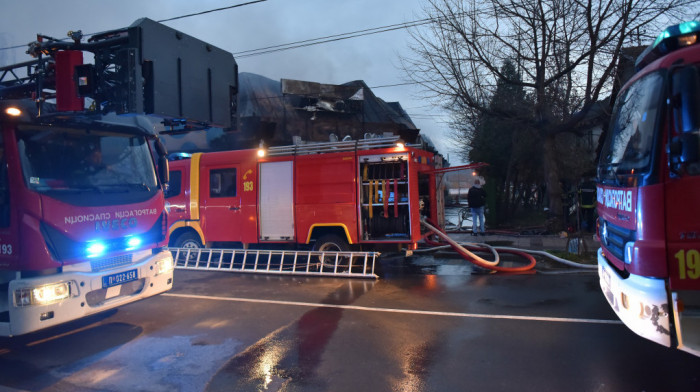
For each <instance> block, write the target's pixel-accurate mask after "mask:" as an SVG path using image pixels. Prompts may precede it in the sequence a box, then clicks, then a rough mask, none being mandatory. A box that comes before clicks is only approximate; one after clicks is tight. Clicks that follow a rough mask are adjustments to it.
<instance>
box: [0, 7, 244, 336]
mask: <svg viewBox="0 0 700 392" xmlns="http://www.w3.org/2000/svg"><path fill="white" fill-rule="evenodd" d="M37 38H38V39H37V41H35V42H33V43H31V44H30V47H29V51H28V53H31V54H32V55H34V56H35V57H36V59H35V60H32V61H28V62H24V63H20V64H13V65H10V66H3V67H0V336H15V335H21V334H25V333H29V332H33V331H37V330H39V329H43V328H47V327H51V326H55V325H58V324H61V323H65V322H68V321H72V320H76V319H80V318H82V317H85V316H88V315H91V314H95V313H98V312H102V311H105V310H108V309H112V308H115V307H117V306H121V305H124V304H128V303H131V302H134V301H137V300H140V299H144V298H147V297H150V296H153V295H156V294H159V293H162V292H164V291H167V290H169V289H170V288H172V285H173V270H174V263H173V258H172V254H171V253H170V252H169V251H168V250H166V249H165V245H166V244H167V243H166V236H167V228H168V221H167V215H166V213H165V211H164V184H165V183H167V181H168V179H167V176H168V173H169V171H168V169H167V164H168V160H167V152H166V151H165V148H164V146H163V144H162V143H161V142H160V140H159V133H160V132H159V130H161V129H164V128H165V127H164V126H162V125H159V126H158V127H157V126H156V124H161V123H170V124H177V125H179V126H187V125H188V124H191V123H193V122H196V123H197V124H217V125H219V126H223V127H226V126H228V125H230V123H231V118H232V112H231V110H232V107H233V106H232V105H230V102H231V101H232V100H233V99H235V88H236V82H237V78H236V67H235V62H234V61H233V56H232V55H231V54H230V53H227V52H224V51H222V50H220V49H218V48H215V47H213V46H211V45H208V44H206V43H204V42H201V41H199V40H196V39H195V38H193V37H189V36H187V35H185V34H182V33H181V32H178V31H175V30H173V29H171V28H169V27H167V26H164V25H161V24H159V23H157V22H154V21H151V20H148V19H140V20H138V21H136V22H135V23H134V24H132V25H131V26H129V27H127V28H124V29H118V30H113V31H107V32H104V33H100V34H95V35H92V37H91V38H90V39H89V40H88V42H81V40H82V38H83V37H82V34H80V32H72V33H71V38H72V41H69V42H66V41H61V40H56V39H52V38H50V37H45V36H38V37H37ZM83 51H88V52H91V54H92V55H94V63H89V64H87V63H85V64H84V63H83V59H84V56H83ZM187 76H191V77H187ZM194 76H197V77H194ZM202 81H206V82H204V83H203V84H199V83H200V82H202ZM206 83H208V84H209V85H208V86H207V85H206ZM203 95H204V97H203ZM214 102H217V105H216V106H214V104H213V103H214ZM151 119H155V121H151Z"/></svg>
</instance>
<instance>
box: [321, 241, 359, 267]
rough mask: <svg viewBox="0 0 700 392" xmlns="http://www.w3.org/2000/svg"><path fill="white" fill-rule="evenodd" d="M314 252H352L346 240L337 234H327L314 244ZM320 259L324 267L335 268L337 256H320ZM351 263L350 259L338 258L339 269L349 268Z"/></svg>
mask: <svg viewBox="0 0 700 392" xmlns="http://www.w3.org/2000/svg"><path fill="white" fill-rule="evenodd" d="M313 250H314V251H316V252H348V251H350V245H348V243H347V241H345V239H343V238H341V237H339V236H337V235H335V234H326V235H323V236H321V237H319V238H318V239H317V240H316V242H314V246H313ZM318 259H319V262H320V263H321V265H322V266H323V267H327V268H334V267H335V256H325V257H321V256H318ZM349 261H350V258H349V257H338V267H343V268H347V267H348V264H349Z"/></svg>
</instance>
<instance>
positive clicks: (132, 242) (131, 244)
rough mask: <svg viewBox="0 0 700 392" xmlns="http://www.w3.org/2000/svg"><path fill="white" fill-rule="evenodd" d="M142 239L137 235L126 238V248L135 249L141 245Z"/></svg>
mask: <svg viewBox="0 0 700 392" xmlns="http://www.w3.org/2000/svg"><path fill="white" fill-rule="evenodd" d="M142 242H143V241H142V240H141V238H139V237H129V238H127V240H126V246H127V250H131V249H135V248H137V247H138V246H139V245H141V243H142Z"/></svg>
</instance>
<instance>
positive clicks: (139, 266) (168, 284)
mask: <svg viewBox="0 0 700 392" xmlns="http://www.w3.org/2000/svg"><path fill="white" fill-rule="evenodd" d="M173 270H174V264H173V258H172V254H171V253H170V252H169V251H166V250H163V251H161V252H158V253H156V254H152V255H150V254H149V255H148V256H147V257H145V258H143V259H141V260H140V261H137V262H135V263H132V264H128V265H124V266H121V267H119V268H113V269H109V270H102V271H97V272H83V271H68V272H66V271H64V272H63V273H61V274H57V275H47V276H39V277H34V278H27V279H18V280H13V281H11V282H10V287H9V295H8V297H9V298H8V301H9V322H2V323H0V336H13V335H22V334H25V333H29V332H33V331H36V330H39V329H43V328H47V327H51V326H54V325H58V324H61V323H65V322H68V321H72V320H76V319H79V318H82V317H85V316H89V315H91V314H95V313H99V312H102V311H105V310H109V309H112V308H115V307H118V306H121V305H125V304H128V303H131V302H135V301H138V300H140V299H144V298H147V297H151V296H153V295H156V294H160V293H162V292H165V291H167V290H170V289H171V288H172V285H173Z"/></svg>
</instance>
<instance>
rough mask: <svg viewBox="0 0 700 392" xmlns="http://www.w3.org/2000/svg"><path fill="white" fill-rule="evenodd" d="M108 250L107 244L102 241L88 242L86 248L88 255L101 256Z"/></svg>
mask: <svg viewBox="0 0 700 392" xmlns="http://www.w3.org/2000/svg"><path fill="white" fill-rule="evenodd" d="M106 250H107V246H106V245H105V244H104V243H102V242H100V241H92V242H88V245H87V248H85V253H86V254H87V257H99V256H102V255H103V254H104V253H105V251H106Z"/></svg>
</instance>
